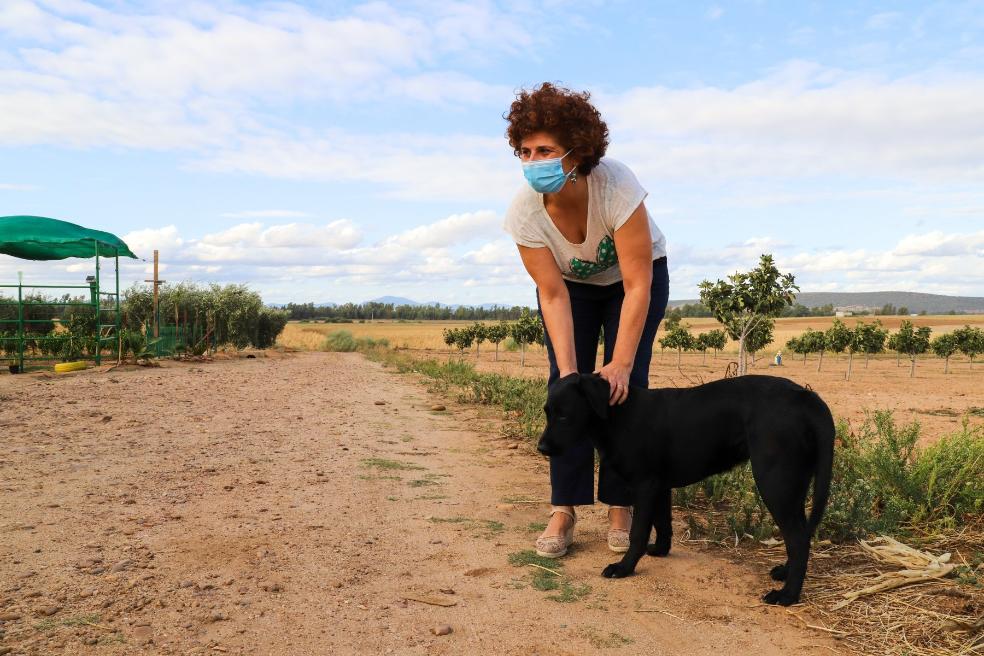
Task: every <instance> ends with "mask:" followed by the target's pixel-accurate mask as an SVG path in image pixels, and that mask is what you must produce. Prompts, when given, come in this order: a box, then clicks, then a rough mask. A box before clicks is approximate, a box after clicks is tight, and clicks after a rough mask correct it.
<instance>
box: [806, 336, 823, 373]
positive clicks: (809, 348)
mask: <svg viewBox="0 0 984 656" xmlns="http://www.w3.org/2000/svg"><path fill="white" fill-rule="evenodd" d="M800 342H801V348H802V349H804V351H803V352H804V353H817V354H818V355H819V356H820V357H819V358H818V359H817V373H820V369H821V367H823V353H824V351H825V350H826V348H827V337H826V335H825V334H824V332H823V331H822V330H813V329H812V328H807V329H806V331H804V332H803V334H802V335H800ZM803 359H804V361H805V360H806V356H804V358H803Z"/></svg>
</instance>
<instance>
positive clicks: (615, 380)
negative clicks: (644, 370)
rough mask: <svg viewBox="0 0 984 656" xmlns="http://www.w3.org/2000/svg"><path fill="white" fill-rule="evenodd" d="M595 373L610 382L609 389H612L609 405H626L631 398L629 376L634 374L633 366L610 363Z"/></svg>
mask: <svg viewBox="0 0 984 656" xmlns="http://www.w3.org/2000/svg"><path fill="white" fill-rule="evenodd" d="M594 373H596V374H598V375H599V376H601V377H602V378H604V379H605V380H607V381H608V385H609V388H610V389H611V392H610V394H609V397H608V405H616V404H622V403H625V399H627V398H629V374H631V373H632V367H631V365H630V366H626V365H622V364H617V363H615V362H609V363H608V364H606V365H605V366H603V367H602V368H601V369H598V370H597V371H595V372H594Z"/></svg>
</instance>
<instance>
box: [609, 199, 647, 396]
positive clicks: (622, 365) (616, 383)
mask: <svg viewBox="0 0 984 656" xmlns="http://www.w3.org/2000/svg"><path fill="white" fill-rule="evenodd" d="M615 252H616V253H618V265H619V268H621V270H622V286H623V287H624V288H625V299H624V300H623V301H622V313H621V314H620V315H619V322H618V335H617V336H616V338H615V350H614V352H613V353H612V361H611V362H609V363H608V364H606V365H605V366H603V367H602V368H601V369H599V370H598V373H600V374H601V375H602V377H603V378H605V379H606V380H607V381H608V383H609V384H610V385H611V387H612V396H611V399H610V402H611V403H612V404H615V403H622V402H624V401H625V399H626V398H627V397H628V395H629V375H630V374H631V373H632V365H633V363H634V362H635V355H636V350H638V348H639V337H640V336H641V335H642V328H643V326H644V325H645V323H646V314H647V313H648V312H649V298H650V294H651V291H650V290H651V287H652V282H653V241H652V236H651V235H650V233H649V215H648V213H647V212H646V206H645V204H643V203H640V204H639V207H637V208H636V209H635V211H634V212H632V215H631V216H630V217H629V219H628V221H626V222H625V223H624V224H622V226H621V227H620V228H619V229H618V230H616V231H615Z"/></svg>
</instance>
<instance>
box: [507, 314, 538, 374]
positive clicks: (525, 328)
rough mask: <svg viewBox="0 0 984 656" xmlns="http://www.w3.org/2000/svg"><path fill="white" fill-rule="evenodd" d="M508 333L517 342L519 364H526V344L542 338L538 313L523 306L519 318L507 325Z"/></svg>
mask: <svg viewBox="0 0 984 656" xmlns="http://www.w3.org/2000/svg"><path fill="white" fill-rule="evenodd" d="M509 334H510V336H511V337H512V338H513V340H514V341H515V342H516V343H517V344H519V348H520V356H519V366H521V367H525V366H526V345H527V344H533V343H536V342H537V340H542V339H543V324H542V323H541V322H540V317H539V315H534V314H533V313H531V312H530V309H529V308H523V311H522V312H521V313H520V315H519V320H518V321H516V322H515V323H513V324H512V325H511V326H510V327H509Z"/></svg>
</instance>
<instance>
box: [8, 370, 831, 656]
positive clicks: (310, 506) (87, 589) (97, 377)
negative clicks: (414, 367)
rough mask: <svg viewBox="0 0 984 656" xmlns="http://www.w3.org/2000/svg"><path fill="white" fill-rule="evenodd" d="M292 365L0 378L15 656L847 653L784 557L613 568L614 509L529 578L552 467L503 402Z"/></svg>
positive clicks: (678, 559) (689, 549)
mask: <svg viewBox="0 0 984 656" xmlns="http://www.w3.org/2000/svg"><path fill="white" fill-rule="evenodd" d="M274 356H276V354H275V353H271V354H269V356H267V357H264V356H263V354H261V355H260V357H256V358H255V359H236V360H229V361H221V362H220V361H216V362H206V363H170V362H169V363H164V366H162V367H160V368H153V369H138V368H129V369H115V370H111V371H110V370H106V369H105V368H103V369H102V370H90V371H86V372H79V373H76V374H68V375H65V376H64V377H54V376H52V375H47V374H25V375H21V376H3V377H0V436H2V447H3V448H2V451H0V494H2V499H3V503H2V504H0V654H63V653H71V654H137V653H148V654H153V653H160V654H282V655H303V654H466V653H467V654H543V655H548V654H551V655H552V654H557V655H560V654H572V655H573V654H585V653H599V652H606V653H620V652H619V650H621V653H632V654H636V653H645V654H688V655H690V654H695V655H699V654H708V655H710V654H713V655H715V656H717V655H719V654H722V653H729V654H757V655H760V656H766V655H770V654H776V655H777V654H790V653H796V654H829V653H831V652H834V653H848V651H847V650H846V649H845V648H844V646H843V645H842V644H839V643H837V642H835V641H833V640H832V639H831V637H830V636H829V635H827V634H824V633H819V632H815V631H813V630H812V629H809V628H807V627H806V626H805V623H806V622H805V621H804V620H803V618H802V617H793V616H792V615H791V614H790V613H789V612H788V611H787V610H786V609H781V608H775V607H770V606H764V605H762V604H761V603H760V602H759V598H760V597H761V595H762V594H763V593H764V592H765V591H767V590H768V589H770V588H771V587H772V586H773V584H772V582H771V581H770V580H769V578H768V575H767V569H766V568H764V567H762V565H761V564H753V563H744V564H743V563H736V562H732V561H731V560H728V559H726V558H724V557H723V556H722V555H721V554H719V553H715V552H713V551H707V550H702V549H700V548H699V547H698V546H697V545H691V544H686V543H682V542H679V541H678V542H677V543H676V544H675V545H674V551H673V553H672V554H671V556H670V557H669V558H666V559H658V560H657V559H652V558H646V559H644V560H643V561H642V562H641V563H640V566H639V568H638V575H637V576H634V577H631V578H629V579H624V580H615V581H610V580H606V579H603V578H601V577H600V575H599V572H600V571H601V569H602V568H603V567H604V566H605V565H606V564H607V563H609V562H612V561H613V560H615V559H616V556H615V555H614V554H612V553H610V552H609V551H608V550H607V547H606V545H605V542H604V535H605V523H604V509H603V508H602V507H600V506H598V507H589V508H583V509H582V511H581V513H580V521H579V523H578V526H577V535H576V544H575V546H574V548H573V549H572V552H571V554H570V555H569V557H567V558H565V559H563V560H562V561H558V562H557V563H556V564H553V565H552V566H551V567H550V569H554V570H555V571H556V574H554V573H550V572H546V571H545V570H542V569H540V568H537V567H533V566H530V565H523V564H520V565H514V564H511V563H510V554H517V553H519V552H522V551H524V550H526V549H529V548H530V547H531V545H532V543H533V540H534V539H535V537H536V535H537V534H538V533H539V531H540V530H542V524H543V522H544V521H545V520H546V517H545V514H546V505H545V504H544V503H543V500H544V499H546V498H547V492H548V484H547V480H548V477H547V469H546V463H545V461H544V460H543V459H542V458H540V457H539V456H538V455H537V454H536V453H535V451H534V450H533V449H532V446H531V445H530V444H528V443H526V442H519V441H515V440H512V439H510V438H506V437H503V436H502V434H501V431H500V430H499V418H498V417H497V416H495V413H494V412H492V411H491V410H489V409H488V408H478V407H475V406H460V405H456V404H454V403H452V402H451V400H449V399H443V398H439V397H437V396H434V395H432V394H431V393H429V392H428V391H427V390H426V388H425V387H424V386H423V384H422V383H421V382H420V381H419V380H417V379H415V378H413V377H411V376H409V375H400V374H396V373H393V372H391V371H387V370H385V369H383V368H382V367H381V366H379V365H377V364H374V363H370V362H368V361H366V360H364V359H363V358H362V357H361V356H360V355H356V354H335V353H307V354H296V355H286V356H278V357H274ZM436 404H443V405H445V406H446V409H445V410H443V411H442V410H432V409H431V408H432V407H434V406H435V405H436ZM677 529H678V530H677V535H678V536H680V535H683V533H684V531H683V527H677ZM515 558H516V557H515V556H514V559H513V560H514V561H515ZM534 583H535V585H534ZM551 587H553V588H555V589H553V590H542V589H538V588H551ZM805 595H807V596H809V595H810V581H809V579H808V580H807V586H806V590H805ZM798 612H802V609H799V611H798Z"/></svg>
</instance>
